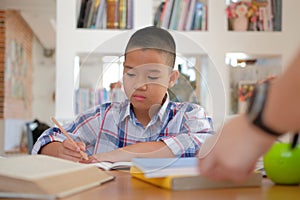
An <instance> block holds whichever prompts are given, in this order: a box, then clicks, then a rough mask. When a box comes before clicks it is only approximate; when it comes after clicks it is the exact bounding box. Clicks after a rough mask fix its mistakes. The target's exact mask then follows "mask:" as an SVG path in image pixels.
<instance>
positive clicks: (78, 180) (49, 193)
mask: <svg viewBox="0 0 300 200" xmlns="http://www.w3.org/2000/svg"><path fill="white" fill-rule="evenodd" d="M113 178H114V177H113V176H110V175H108V174H106V173H105V172H103V171H101V170H99V169H98V168H97V167H95V166H89V165H86V164H80V163H75V162H72V161H68V160H63V159H60V158H55V157H50V156H45V155H26V156H17V157H10V158H0V191H1V193H2V194H1V193H0V195H2V196H5V197H9V196H10V197H22V198H39V199H42V198H43V199H44V198H46V197H47V199H55V198H61V197H65V196H69V195H72V194H74V193H78V192H81V191H84V190H86V189H89V188H92V187H95V186H99V185H100V184H102V183H105V182H107V181H110V180H112V179H113ZM57 180H63V181H57Z"/></svg>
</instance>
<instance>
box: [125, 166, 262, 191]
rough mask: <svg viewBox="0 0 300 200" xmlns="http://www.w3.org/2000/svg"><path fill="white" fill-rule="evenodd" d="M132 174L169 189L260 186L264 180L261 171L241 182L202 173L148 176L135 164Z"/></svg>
mask: <svg viewBox="0 0 300 200" xmlns="http://www.w3.org/2000/svg"><path fill="white" fill-rule="evenodd" d="M130 174H131V176H132V177H134V178H137V179H140V180H142V181H144V182H147V183H150V184H153V185H155V186H158V187H161V188H165V189H169V190H193V189H212V188H231V187H258V186H260V185H261V181H262V176H261V174H260V173H253V175H252V176H251V177H250V178H249V179H248V180H247V181H246V182H244V183H241V184H236V183H232V182H229V181H212V180H209V179H207V178H205V177H203V176H201V175H188V176H184V175H179V176H174V175H173V176H166V177H159V178H146V177H145V176H144V174H143V172H142V171H140V170H139V169H138V168H137V167H135V166H132V167H131V168H130Z"/></svg>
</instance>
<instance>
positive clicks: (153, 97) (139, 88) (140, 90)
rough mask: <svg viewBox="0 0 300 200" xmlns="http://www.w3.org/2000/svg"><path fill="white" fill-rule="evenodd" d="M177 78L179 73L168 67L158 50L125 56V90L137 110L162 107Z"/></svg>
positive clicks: (135, 51) (135, 52)
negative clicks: (156, 106)
mask: <svg viewBox="0 0 300 200" xmlns="http://www.w3.org/2000/svg"><path fill="white" fill-rule="evenodd" d="M177 77H178V72H177V71H172V69H171V68H170V67H169V66H167V65H166V56H165V55H163V54H160V53H159V52H157V51H156V50H151V49H148V50H134V51H131V52H128V53H127V54H126V56H125V62H124V71H123V82H124V90H125V93H126V95H127V97H128V98H129V100H130V102H131V103H132V105H133V107H134V109H135V110H148V111H149V109H150V108H151V106H153V105H161V104H162V100H163V98H164V96H165V94H166V91H167V88H169V87H172V86H173V85H174V83H175V82H176V79H177Z"/></svg>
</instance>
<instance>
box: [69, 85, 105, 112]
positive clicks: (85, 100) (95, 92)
mask: <svg viewBox="0 0 300 200" xmlns="http://www.w3.org/2000/svg"><path fill="white" fill-rule="evenodd" d="M108 96H109V94H108V92H107V90H106V89H105V88H99V89H93V88H79V89H77V90H76V91H75V113H76V114H79V113H82V112H84V111H86V110H88V109H89V108H92V107H94V106H97V105H100V104H103V103H106V102H107V101H108Z"/></svg>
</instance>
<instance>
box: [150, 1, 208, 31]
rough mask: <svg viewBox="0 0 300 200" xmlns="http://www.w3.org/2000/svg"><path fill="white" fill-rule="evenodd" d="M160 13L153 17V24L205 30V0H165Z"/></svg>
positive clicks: (173, 27) (179, 28) (180, 28)
mask: <svg viewBox="0 0 300 200" xmlns="http://www.w3.org/2000/svg"><path fill="white" fill-rule="evenodd" d="M157 13H159V12H158V11H157ZM160 13H161V16H160V17H156V18H155V20H156V22H155V24H158V25H160V26H161V27H163V28H168V29H173V30H187V31H189V30H207V4H206V0H166V2H165V4H164V6H163V9H162V11H161V12H160ZM157 19H160V21H159V22H158V21H157Z"/></svg>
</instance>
